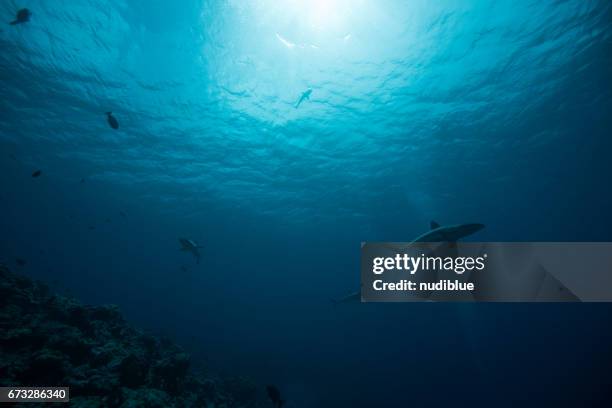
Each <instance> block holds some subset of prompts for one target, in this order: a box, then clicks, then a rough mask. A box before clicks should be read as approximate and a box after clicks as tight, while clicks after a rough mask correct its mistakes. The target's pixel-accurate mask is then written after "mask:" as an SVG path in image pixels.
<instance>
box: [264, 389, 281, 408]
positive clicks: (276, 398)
mask: <svg viewBox="0 0 612 408" xmlns="http://www.w3.org/2000/svg"><path fill="white" fill-rule="evenodd" d="M266 391H267V392H268V398H270V401H272V403H273V404H274V406H275V407H276V408H282V406H283V405H284V404H285V400H283V399H281V395H280V391H279V389H278V388H277V387H276V386H274V385H268V386H266Z"/></svg>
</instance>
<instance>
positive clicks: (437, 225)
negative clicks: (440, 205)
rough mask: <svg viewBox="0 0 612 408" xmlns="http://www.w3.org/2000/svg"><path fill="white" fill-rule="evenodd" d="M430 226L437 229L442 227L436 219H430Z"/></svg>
mask: <svg viewBox="0 0 612 408" xmlns="http://www.w3.org/2000/svg"><path fill="white" fill-rule="evenodd" d="M429 226H430V227H431V229H432V230H433V229H436V228H440V224H438V223H437V222H436V221H433V220H432V221H430V222H429Z"/></svg>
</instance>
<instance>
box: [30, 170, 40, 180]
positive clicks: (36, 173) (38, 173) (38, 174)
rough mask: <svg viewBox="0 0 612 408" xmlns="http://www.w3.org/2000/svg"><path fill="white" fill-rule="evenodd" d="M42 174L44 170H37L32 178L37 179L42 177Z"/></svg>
mask: <svg viewBox="0 0 612 408" xmlns="http://www.w3.org/2000/svg"><path fill="white" fill-rule="evenodd" d="M41 174H42V170H36V171H35V172H34V173H32V177H34V178H36V177H38V176H40V175H41Z"/></svg>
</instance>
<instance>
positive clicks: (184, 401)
mask: <svg viewBox="0 0 612 408" xmlns="http://www.w3.org/2000/svg"><path fill="white" fill-rule="evenodd" d="M189 363H190V361H189V356H188V355H187V354H185V353H184V352H183V351H182V350H181V349H180V348H179V347H177V346H176V345H173V344H171V343H170V342H168V341H160V340H159V339H157V338H156V337H153V336H150V335H147V334H144V333H143V332H141V331H139V330H137V329H135V328H133V327H131V326H129V325H128V324H127V323H126V322H125V320H124V319H123V318H122V316H121V314H120V313H119V310H118V309H117V307H115V306H85V305H82V304H79V303H78V302H76V301H75V300H73V299H70V298H67V297H63V296H58V295H55V294H52V293H51V292H50V291H49V289H48V287H47V286H46V285H44V284H43V283H41V282H37V281H33V280H31V279H29V278H27V277H24V276H21V275H17V274H14V273H12V272H10V271H9V270H8V268H6V267H5V266H2V265H0V385H2V386H9V385H10V386H20V385H21V386H68V387H70V401H71V402H70V405H71V406H73V407H121V408H129V407H148V408H155V407H205V408H212V407H215V408H221V407H226V408H231V407H256V406H257V402H256V397H257V389H256V387H255V386H254V385H253V384H252V383H251V382H249V381H248V380H246V379H243V378H235V379H218V378H212V377H211V378H208V377H203V376H202V375H197V374H195V373H193V372H192V371H191V370H190V367H189V365H190V364H189ZM33 405H36V404H31V403H29V404H27V406H33ZM24 406H25V405H24Z"/></svg>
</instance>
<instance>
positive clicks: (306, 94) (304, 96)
mask: <svg viewBox="0 0 612 408" xmlns="http://www.w3.org/2000/svg"><path fill="white" fill-rule="evenodd" d="M310 94H312V88H308V89H307V90H305V91H304V92H302V96H300V99H298V101H297V103H296V104H295V108H296V109H297V108H299V107H300V105H301V104H302V102H304V101H305V100H307V99H308V100H309V99H310Z"/></svg>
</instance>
